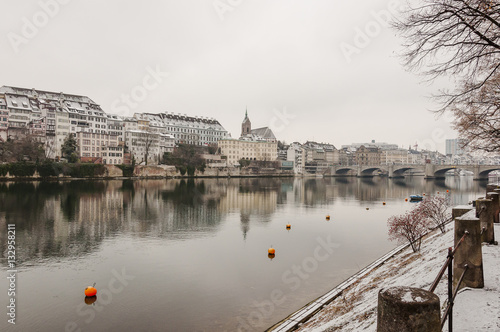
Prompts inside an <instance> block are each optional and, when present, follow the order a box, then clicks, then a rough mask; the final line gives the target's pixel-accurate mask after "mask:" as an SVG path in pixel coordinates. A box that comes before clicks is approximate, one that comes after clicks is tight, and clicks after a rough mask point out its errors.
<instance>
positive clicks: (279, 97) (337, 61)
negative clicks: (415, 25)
mask: <svg viewBox="0 0 500 332" xmlns="http://www.w3.org/2000/svg"><path fill="white" fill-rule="evenodd" d="M393 3H396V4H397V2H394V1H387V0H358V1H334V0H302V1H290V0H273V1H269V0H216V1H214V0H182V1H181V0H177V1H174V0H168V1H153V0H150V1H132V0H110V1H103V0H85V1H84V0H72V1H68V0H64V1H63V0H41V1H28V0H23V1H2V2H1V4H0V29H1V35H2V37H1V38H0V50H1V51H0V60H1V61H0V77H1V81H0V85H11V86H19V87H27V88H36V89H40V90H48V91H56V92H61V91H62V92H65V93H70V94H81V95H86V96H88V97H90V98H91V99H92V100H94V101H95V102H96V103H98V104H100V105H101V107H102V108H103V110H104V111H105V112H108V113H116V114H122V115H132V114H133V113H134V112H151V113H159V112H165V111H169V112H175V113H185V114H188V115H197V116H206V117H214V118H216V119H217V120H219V122H220V123H221V124H222V125H223V126H224V128H226V130H228V131H229V132H230V133H231V135H232V136H233V137H239V134H240V130H241V122H242V120H243V118H244V114H245V109H246V108H248V115H249V117H250V120H251V121H252V126H253V127H254V128H257V127H264V126H270V127H271V128H273V130H274V131H275V135H276V136H277V138H278V139H280V140H285V141H286V142H292V141H299V142H305V141H306V140H315V141H319V142H329V143H332V144H334V145H335V146H337V147H340V146H341V145H343V144H350V143H353V142H366V141H370V140H372V139H374V140H377V141H385V142H388V143H395V144H398V145H399V146H405V147H408V145H410V144H411V145H413V144H415V142H419V145H420V148H421V147H422V146H425V147H427V148H432V149H433V150H435V149H438V150H440V151H441V152H444V140H445V138H455V137H456V133H455V132H454V131H453V130H452V129H451V127H450V123H449V119H445V118H441V119H436V117H435V115H434V114H432V113H431V112H429V109H434V108H436V107H437V104H436V103H435V102H434V101H433V100H432V99H430V98H429V96H430V95H431V94H432V93H433V92H437V89H438V88H439V87H438V86H437V84H433V85H429V84H426V83H421V81H422V77H420V76H418V75H417V74H415V73H409V72H407V71H405V69H404V68H403V67H402V65H401V59H400V58H398V57H397V54H398V52H400V51H401V47H400V44H401V40H398V38H397V37H396V36H395V32H394V31H392V30H391V29H390V28H388V27H387V25H386V24H385V21H386V20H387V19H386V16H387V15H385V13H387V12H389V11H391V8H392V7H393V6H392V5H391V4H393ZM396 14H397V13H396ZM360 31H361V32H360ZM127 96H128V97H127Z"/></svg>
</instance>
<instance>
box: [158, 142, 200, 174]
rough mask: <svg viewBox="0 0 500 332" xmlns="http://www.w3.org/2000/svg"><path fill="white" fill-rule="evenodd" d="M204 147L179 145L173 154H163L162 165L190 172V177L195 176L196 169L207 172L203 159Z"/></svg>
mask: <svg viewBox="0 0 500 332" xmlns="http://www.w3.org/2000/svg"><path fill="white" fill-rule="evenodd" d="M204 152H205V151H204V149H203V147H200V146H197V145H192V144H179V145H178V146H177V147H176V148H175V149H174V151H173V152H171V153H170V152H165V153H164V154H163V158H162V163H163V164H165V165H174V166H176V167H177V168H178V169H180V170H183V169H186V170H188V175H193V174H194V169H198V170H201V171H204V170H205V161H204V160H203V158H202V157H201V155H202V154H203V153H204Z"/></svg>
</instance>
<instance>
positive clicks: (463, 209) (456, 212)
mask: <svg viewBox="0 0 500 332" xmlns="http://www.w3.org/2000/svg"><path fill="white" fill-rule="evenodd" d="M470 210H472V206H470V205H458V206H455V207H453V209H451V217H452V218H453V220H455V219H456V218H458V217H461V216H463V215H464V214H466V213H467V212H469V211H470Z"/></svg>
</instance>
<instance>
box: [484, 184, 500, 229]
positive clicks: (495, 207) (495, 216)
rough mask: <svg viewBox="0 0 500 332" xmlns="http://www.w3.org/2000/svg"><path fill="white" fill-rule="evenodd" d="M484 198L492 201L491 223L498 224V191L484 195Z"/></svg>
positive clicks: (499, 203)
mask: <svg viewBox="0 0 500 332" xmlns="http://www.w3.org/2000/svg"><path fill="white" fill-rule="evenodd" d="M486 197H487V198H489V199H491V200H492V201H493V222H494V223H498V222H500V220H499V214H500V189H496V190H494V191H491V192H489V193H487V194H486Z"/></svg>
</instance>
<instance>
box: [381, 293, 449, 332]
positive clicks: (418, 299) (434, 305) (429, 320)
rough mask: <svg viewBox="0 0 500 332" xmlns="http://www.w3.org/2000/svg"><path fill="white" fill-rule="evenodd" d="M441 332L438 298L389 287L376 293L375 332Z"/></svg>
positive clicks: (432, 295)
mask: <svg viewBox="0 0 500 332" xmlns="http://www.w3.org/2000/svg"><path fill="white" fill-rule="evenodd" d="M410 331H426V332H438V331H441V311H440V305H439V297H438V296H437V295H436V294H434V293H431V292H429V291H426V290H423V289H419V288H412V287H405V286H402V287H391V288H386V289H381V290H380V291H379V293H378V308H377V332H410Z"/></svg>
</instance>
